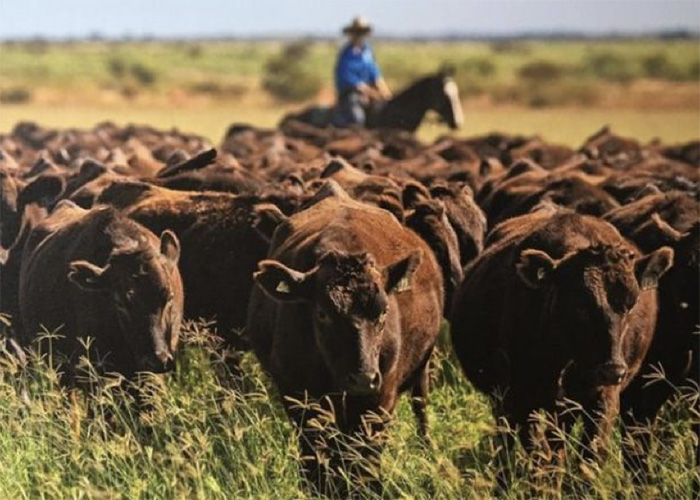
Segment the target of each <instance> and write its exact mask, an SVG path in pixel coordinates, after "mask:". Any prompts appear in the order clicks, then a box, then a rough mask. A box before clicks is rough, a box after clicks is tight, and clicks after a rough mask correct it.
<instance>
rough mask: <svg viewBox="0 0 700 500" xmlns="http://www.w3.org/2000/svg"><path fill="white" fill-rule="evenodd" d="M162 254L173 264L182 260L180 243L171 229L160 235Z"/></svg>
mask: <svg viewBox="0 0 700 500" xmlns="http://www.w3.org/2000/svg"><path fill="white" fill-rule="evenodd" d="M160 253H161V254H163V255H164V256H165V257H167V258H168V260H170V261H171V262H172V263H173V264H177V261H178V260H179V259H180V241H179V240H178V239H177V236H175V233H173V232H172V231H171V230H170V229H166V230H165V231H163V232H162V233H161V235H160Z"/></svg>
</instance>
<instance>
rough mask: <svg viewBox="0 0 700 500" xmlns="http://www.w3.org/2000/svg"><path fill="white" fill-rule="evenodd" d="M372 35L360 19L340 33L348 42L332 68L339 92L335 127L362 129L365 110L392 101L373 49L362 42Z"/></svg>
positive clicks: (356, 19) (364, 22) (334, 118)
mask: <svg viewBox="0 0 700 500" xmlns="http://www.w3.org/2000/svg"><path fill="white" fill-rule="evenodd" d="M371 31H372V27H371V26H370V25H369V23H368V22H367V21H366V20H365V19H363V18H361V17H357V18H355V19H353V21H352V23H350V25H348V26H346V27H345V28H344V29H343V33H344V34H345V35H348V37H349V39H350V40H349V42H348V43H347V44H346V45H345V46H344V47H343V49H342V50H341V51H340V54H339V55H338V63H337V64H336V67H335V86H336V90H337V92H338V106H337V108H336V112H335V116H334V117H333V122H334V124H335V125H338V126H347V125H352V124H358V125H365V119H366V115H367V110H368V108H369V107H370V106H371V105H372V103H374V102H381V101H384V100H386V99H388V98H389V97H391V91H390V90H389V87H388V86H387V84H386V82H385V81H384V79H383V78H382V75H381V73H380V72H379V68H378V67H377V62H376V60H375V58H374V53H373V51H372V48H371V47H370V46H369V44H367V42H366V41H365V39H366V37H367V35H369V34H370V32H371Z"/></svg>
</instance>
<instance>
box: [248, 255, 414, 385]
mask: <svg viewBox="0 0 700 500" xmlns="http://www.w3.org/2000/svg"><path fill="white" fill-rule="evenodd" d="M421 258H422V254H421V251H420V250H417V251H415V252H413V253H410V254H408V255H405V256H403V257H400V258H399V259H397V260H396V261H394V262H393V263H391V264H389V265H387V266H385V267H380V266H378V265H377V264H376V262H375V260H374V259H373V258H372V257H371V256H370V255H369V254H367V253H362V254H347V253H344V252H339V251H333V252H329V253H326V254H325V255H323V256H322V257H321V258H320V259H319V260H318V264H317V265H316V266H315V267H314V268H313V269H311V270H310V271H307V272H301V271H297V270H294V269H291V268H289V267H287V266H285V265H284V264H282V263H280V262H278V261H275V260H265V261H262V262H261V263H260V265H259V270H258V272H257V273H256V274H255V279H256V280H257V282H258V284H259V285H260V286H261V287H262V288H263V290H265V292H266V293H267V294H268V295H269V296H270V297H272V298H273V299H275V300H278V301H304V302H306V303H307V304H308V306H309V312H310V314H311V322H312V324H313V329H314V337H315V341H316V346H317V348H318V350H319V351H320V353H321V354H322V356H323V358H324V360H325V363H326V366H327V368H328V370H329V371H330V372H331V374H332V375H333V377H334V382H335V385H336V386H337V387H338V388H339V389H341V390H345V391H347V392H348V393H355V394H363V393H364V394H376V393H378V392H379V390H380V389H381V384H382V374H386V373H387V372H388V371H389V370H391V368H392V367H393V365H394V363H395V362H396V356H397V354H398V353H397V352H396V351H395V350H394V349H391V348H388V349H387V344H390V342H388V339H389V337H390V336H392V335H398V331H399V325H398V321H399V317H398V314H397V311H396V308H395V307H391V303H392V300H393V299H392V295H393V294H395V293H401V292H402V291H405V290H408V289H410V287H411V281H412V279H413V275H414V274H415V272H416V269H417V268H418V266H419V264H420V262H421Z"/></svg>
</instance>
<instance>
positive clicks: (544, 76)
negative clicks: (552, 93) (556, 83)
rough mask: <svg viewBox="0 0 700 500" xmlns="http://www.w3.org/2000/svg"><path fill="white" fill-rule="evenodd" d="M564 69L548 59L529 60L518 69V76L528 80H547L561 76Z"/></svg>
mask: <svg viewBox="0 0 700 500" xmlns="http://www.w3.org/2000/svg"><path fill="white" fill-rule="evenodd" d="M564 73H565V70H564V68H563V67H562V66H560V65H558V64H555V63H553V62H550V61H539V60H537V61H531V62H529V63H526V64H524V65H523V66H521V67H520V69H519V70H518V76H519V77H520V78H522V79H524V80H527V81H529V82H547V81H551V80H557V79H558V78H560V77H562V76H563V75H564Z"/></svg>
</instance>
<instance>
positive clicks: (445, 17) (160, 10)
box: [0, 0, 700, 38]
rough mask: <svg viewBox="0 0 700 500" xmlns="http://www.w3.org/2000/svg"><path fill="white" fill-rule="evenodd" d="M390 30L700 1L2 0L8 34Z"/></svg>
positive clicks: (608, 15)
mask: <svg viewBox="0 0 700 500" xmlns="http://www.w3.org/2000/svg"><path fill="white" fill-rule="evenodd" d="M357 14H363V15H365V16H366V17H368V18H369V19H370V21H371V22H372V23H373V24H374V25H375V26H376V31H377V33H378V34H385V35H399V36H402V35H403V36H408V35H444V34H459V35H483V34H496V35H507V34H513V33H522V32H547V31H549V32H553V31H556V32H562V31H577V32H586V33H591V34H595V33H609V32H621V33H642V32H648V31H659V30H673V29H689V30H693V31H698V30H700V1H699V0H352V1H349V0H0V37H2V38H16V37H31V36H35V35H39V36H45V37H66V36H68V37H82V36H87V35H90V34H92V33H100V34H102V35H105V36H109V37H120V36H123V35H131V36H142V35H153V36H166V37H178V36H182V37H196V36H219V35H233V36H251V35H252V36H266V35H269V36H274V35H290V36H300V35H306V34H313V35H331V36H333V35H337V34H338V31H339V29H340V27H341V26H342V25H343V24H345V23H346V22H347V21H348V19H349V18H351V17H353V16H355V15H357Z"/></svg>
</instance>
